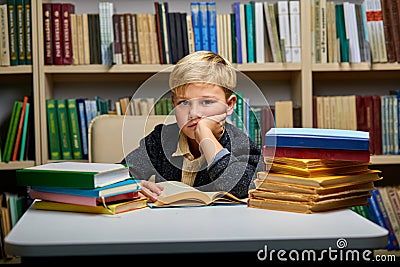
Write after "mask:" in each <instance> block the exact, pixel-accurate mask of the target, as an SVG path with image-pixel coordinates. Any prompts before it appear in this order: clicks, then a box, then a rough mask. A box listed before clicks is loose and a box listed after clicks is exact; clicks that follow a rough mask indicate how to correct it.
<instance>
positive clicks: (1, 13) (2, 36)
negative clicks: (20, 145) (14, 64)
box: [0, 4, 10, 161]
mask: <svg viewBox="0 0 400 267" xmlns="http://www.w3.org/2000/svg"><path fill="white" fill-rule="evenodd" d="M0 51H1V54H0V65H1V66H10V47H9V34H8V18H7V4H2V5H0ZM0 161H1V159H0Z"/></svg>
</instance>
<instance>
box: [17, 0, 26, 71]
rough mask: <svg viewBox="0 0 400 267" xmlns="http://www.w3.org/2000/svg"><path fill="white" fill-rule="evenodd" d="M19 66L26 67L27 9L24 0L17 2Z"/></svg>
mask: <svg viewBox="0 0 400 267" xmlns="http://www.w3.org/2000/svg"><path fill="white" fill-rule="evenodd" d="M16 7H17V9H16V13H17V19H16V22H17V29H16V30H17V49H18V65H25V57H26V55H25V14H24V13H25V7H24V0H16Z"/></svg>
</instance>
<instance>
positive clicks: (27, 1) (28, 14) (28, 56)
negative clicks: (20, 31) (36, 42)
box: [24, 0, 32, 65]
mask: <svg viewBox="0 0 400 267" xmlns="http://www.w3.org/2000/svg"><path fill="white" fill-rule="evenodd" d="M24 5H25V12H24V15H25V17H24V29H25V64H26V65H32V6H31V0H24Z"/></svg>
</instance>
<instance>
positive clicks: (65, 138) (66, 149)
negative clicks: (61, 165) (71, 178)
mask: <svg viewBox="0 0 400 267" xmlns="http://www.w3.org/2000/svg"><path fill="white" fill-rule="evenodd" d="M57 116H58V129H59V134H60V142H61V155H62V159H73V157H72V146H71V139H70V129H69V123H68V120H69V119H68V111H67V100H66V99H57Z"/></svg>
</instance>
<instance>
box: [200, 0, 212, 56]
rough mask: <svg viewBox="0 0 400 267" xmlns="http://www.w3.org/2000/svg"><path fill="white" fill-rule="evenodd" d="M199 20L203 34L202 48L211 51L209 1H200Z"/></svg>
mask: <svg viewBox="0 0 400 267" xmlns="http://www.w3.org/2000/svg"><path fill="white" fill-rule="evenodd" d="M199 22H200V34H201V50H206V51H210V40H209V39H210V32H209V29H208V24H209V23H208V12H207V2H199Z"/></svg>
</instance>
